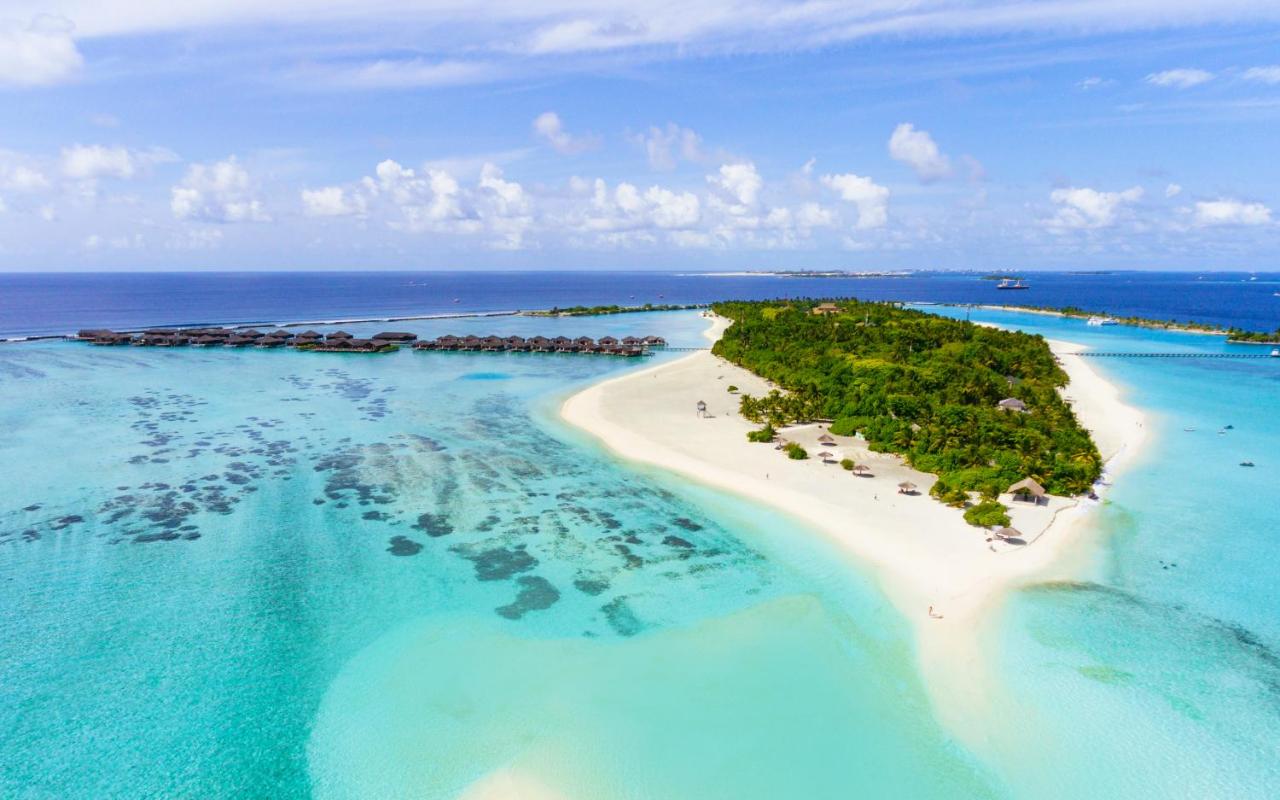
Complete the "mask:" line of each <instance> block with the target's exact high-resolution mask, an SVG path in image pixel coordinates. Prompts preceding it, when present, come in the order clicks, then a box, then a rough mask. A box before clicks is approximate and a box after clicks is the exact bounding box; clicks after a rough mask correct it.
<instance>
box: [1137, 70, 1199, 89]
mask: <svg viewBox="0 0 1280 800" xmlns="http://www.w3.org/2000/svg"><path fill="white" fill-rule="evenodd" d="M1145 80H1146V82H1147V83H1149V84H1151V85H1152V86H1164V87H1166V88H1169V89H1190V88H1191V87H1193V86H1199V85H1200V84H1202V83H1208V82H1209V81H1211V80H1213V73H1212V72H1206V71H1204V70H1202V69H1166V70H1164V71H1163V72H1153V73H1151V74H1150V75H1148V76H1147V77H1146V78H1145Z"/></svg>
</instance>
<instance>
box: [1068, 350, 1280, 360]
mask: <svg viewBox="0 0 1280 800" xmlns="http://www.w3.org/2000/svg"><path fill="white" fill-rule="evenodd" d="M1061 355H1064V356H1087V357H1089V358H1274V359H1275V360H1276V361H1277V362H1278V363H1280V356H1273V355H1271V354H1270V353H1139V352H1114V353H1111V352H1101V351H1095V350H1082V351H1080V352H1078V353H1062V354H1061Z"/></svg>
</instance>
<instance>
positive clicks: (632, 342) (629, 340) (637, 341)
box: [622, 336, 644, 347]
mask: <svg viewBox="0 0 1280 800" xmlns="http://www.w3.org/2000/svg"><path fill="white" fill-rule="evenodd" d="M622 343H623V344H625V345H627V346H629V347H634V346H636V345H641V344H644V339H641V338H640V337H639V336H624V337H622Z"/></svg>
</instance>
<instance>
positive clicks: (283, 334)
mask: <svg viewBox="0 0 1280 800" xmlns="http://www.w3.org/2000/svg"><path fill="white" fill-rule="evenodd" d="M267 335H268V336H273V337H275V338H276V339H292V338H294V336H293V333H291V332H290V331H286V330H285V329H284V328H276V329H275V330H274V331H268V332H267Z"/></svg>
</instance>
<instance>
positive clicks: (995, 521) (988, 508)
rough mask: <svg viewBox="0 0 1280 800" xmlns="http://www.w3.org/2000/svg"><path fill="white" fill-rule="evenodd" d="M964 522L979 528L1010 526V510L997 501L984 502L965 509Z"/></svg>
mask: <svg viewBox="0 0 1280 800" xmlns="http://www.w3.org/2000/svg"><path fill="white" fill-rule="evenodd" d="M964 521H965V522H967V523H969V524H970V525H976V526H978V527H979V528H991V527H994V526H996V525H1008V524H1009V509H1007V508H1005V507H1004V506H1003V505H1001V504H1000V503H997V502H996V501H995V500H983V501H982V502H981V503H978V504H977V505H976V506H970V507H969V508H966V509H965V512H964Z"/></svg>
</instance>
